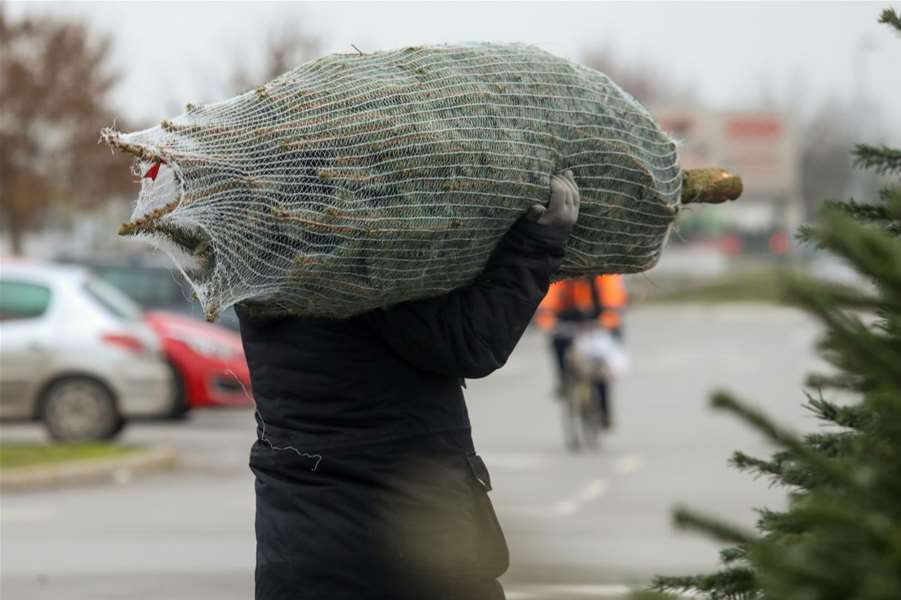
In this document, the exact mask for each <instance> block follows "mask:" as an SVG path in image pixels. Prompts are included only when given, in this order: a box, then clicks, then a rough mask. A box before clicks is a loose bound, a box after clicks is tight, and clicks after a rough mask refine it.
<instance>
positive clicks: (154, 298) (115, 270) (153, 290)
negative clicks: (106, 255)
mask: <svg viewBox="0 0 901 600" xmlns="http://www.w3.org/2000/svg"><path fill="white" fill-rule="evenodd" d="M91 270H92V271H93V272H94V273H95V274H96V275H97V276H98V277H99V278H100V279H102V280H104V281H105V282H107V283H108V284H110V285H112V286H113V287H115V288H116V289H117V290H119V291H121V292H123V293H124V294H126V295H127V296H128V297H129V298H131V299H132V300H134V301H135V302H137V303H138V304H140V305H141V306H143V307H144V308H167V309H171V308H176V309H181V310H183V311H185V312H189V311H190V303H189V302H188V301H187V299H186V293H185V292H184V290H183V289H182V287H181V286H179V284H178V282H177V280H176V278H175V277H173V274H172V272H171V271H169V270H167V269H159V268H154V267H140V266H129V267H121V266H110V265H97V266H92V267H91Z"/></svg>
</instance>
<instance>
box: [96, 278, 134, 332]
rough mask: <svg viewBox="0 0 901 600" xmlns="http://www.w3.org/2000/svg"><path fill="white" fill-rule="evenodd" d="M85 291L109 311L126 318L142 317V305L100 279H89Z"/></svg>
mask: <svg viewBox="0 0 901 600" xmlns="http://www.w3.org/2000/svg"><path fill="white" fill-rule="evenodd" d="M84 291H85V292H87V294H88V296H90V297H91V298H93V299H94V300H96V301H97V303H98V304H99V305H100V306H102V307H103V308H105V309H106V310H107V312H110V313H112V314H113V315H115V316H117V317H119V318H120V319H125V320H128V321H133V320H135V319H138V318H140V317H141V307H140V306H138V305H137V304H135V303H134V302H133V301H132V300H131V299H130V298H129V297H128V296H126V295H125V294H123V293H122V292H120V291H119V290H117V289H116V288H114V287H113V286H111V285H109V284H108V283H106V282H104V281H101V280H100V279H94V278H91V279H88V280H87V281H86V282H85V283H84Z"/></svg>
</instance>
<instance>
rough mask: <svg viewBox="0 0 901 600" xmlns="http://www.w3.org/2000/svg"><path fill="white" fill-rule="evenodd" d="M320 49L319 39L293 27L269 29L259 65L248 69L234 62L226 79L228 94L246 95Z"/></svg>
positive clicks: (239, 61)
mask: <svg viewBox="0 0 901 600" xmlns="http://www.w3.org/2000/svg"><path fill="white" fill-rule="evenodd" d="M319 49H320V42H319V38H317V37H315V36H313V35H311V34H309V33H306V32H304V31H303V30H300V29H296V28H288V27H286V26H275V27H272V28H271V29H270V30H269V32H268V33H267V35H266V46H265V49H264V51H263V52H264V56H263V61H262V66H260V67H256V68H254V67H251V66H248V65H247V62H246V61H245V60H235V65H236V66H235V68H234V70H233V71H232V73H231V75H230V76H229V80H228V88H229V93H233V94H237V93H240V92H246V91H247V90H249V89H251V88H254V87H256V86H258V85H261V84H264V83H266V82H267V81H269V80H270V79H273V78H275V77H277V76H279V75H281V74H282V73H284V72H285V71H288V70H290V69H293V68H294V67H296V66H298V65H300V64H302V63H304V62H306V61H307V60H309V59H311V58H314V57H315V56H316V55H317V54H318V52H319Z"/></svg>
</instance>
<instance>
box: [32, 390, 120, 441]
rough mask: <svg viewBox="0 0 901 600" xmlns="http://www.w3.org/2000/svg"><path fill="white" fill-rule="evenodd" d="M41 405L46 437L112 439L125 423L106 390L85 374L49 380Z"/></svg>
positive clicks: (76, 439)
mask: <svg viewBox="0 0 901 600" xmlns="http://www.w3.org/2000/svg"><path fill="white" fill-rule="evenodd" d="M41 406H42V408H41V419H42V420H43V421H44V425H46V427H47V431H49V433H50V437H51V438H53V439H54V440H59V441H62V442H78V441H89V440H108V439H112V438H114V437H115V436H116V435H117V434H118V433H119V432H120V431H121V430H122V427H123V426H124V424H125V421H124V420H123V419H122V416H121V415H120V414H119V410H118V409H117V408H116V400H115V398H113V395H112V393H110V391H109V389H108V388H107V387H106V386H105V385H103V384H102V383H100V382H99V381H96V380H94V379H90V378H88V377H69V378H67V379H62V380H60V381H57V382H55V383H53V384H52V385H51V386H50V387H49V388H48V389H47V391H46V392H45V393H44V397H43V402H42V404H41Z"/></svg>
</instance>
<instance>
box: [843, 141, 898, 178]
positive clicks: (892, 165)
mask: <svg viewBox="0 0 901 600" xmlns="http://www.w3.org/2000/svg"><path fill="white" fill-rule="evenodd" d="M852 154H853V155H854V166H855V167H858V168H861V169H865V170H867V171H873V172H874V173H876V174H877V175H889V174H892V173H901V150H896V149H895V148H889V147H888V146H884V145H883V146H871V145H870V144H857V145H856V146H854V152H852Z"/></svg>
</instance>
